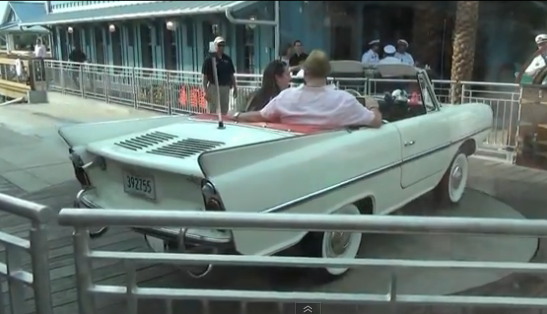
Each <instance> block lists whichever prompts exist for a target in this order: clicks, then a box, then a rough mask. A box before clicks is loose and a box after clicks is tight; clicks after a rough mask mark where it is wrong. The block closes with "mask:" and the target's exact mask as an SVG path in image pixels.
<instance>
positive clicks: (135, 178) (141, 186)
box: [123, 172, 156, 200]
mask: <svg viewBox="0 0 547 314" xmlns="http://www.w3.org/2000/svg"><path fill="white" fill-rule="evenodd" d="M123 190H124V192H125V193H128V194H133V195H138V196H144V197H146V198H149V199H151V200H155V199H156V185H155V183H154V177H151V176H143V175H139V174H135V173H128V172H124V173H123Z"/></svg>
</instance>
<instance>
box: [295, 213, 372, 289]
mask: <svg viewBox="0 0 547 314" xmlns="http://www.w3.org/2000/svg"><path fill="white" fill-rule="evenodd" d="M332 214H333V215H360V214H361V212H360V211H359V208H358V207H357V206H355V205H354V204H349V205H345V206H343V207H341V208H340V209H338V210H337V211H335V212H333V213H332ZM362 237H363V234H362V233H343V232H310V233H308V234H307V235H306V236H305V237H304V239H303V240H302V242H301V243H300V244H301V249H302V251H303V253H304V254H305V255H306V256H307V257H321V258H357V256H358V255H359V249H360V247H361V242H362ZM335 245H336V246H335ZM309 271H310V272H311V273H312V274H310V277H309V278H313V280H315V281H318V282H329V281H332V280H334V279H336V278H339V277H341V276H343V275H345V274H346V273H347V272H348V271H349V268H311V269H309Z"/></svg>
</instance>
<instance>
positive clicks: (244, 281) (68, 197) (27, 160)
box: [0, 95, 547, 314]
mask: <svg viewBox="0 0 547 314" xmlns="http://www.w3.org/2000/svg"><path fill="white" fill-rule="evenodd" d="M53 97H57V98H50V99H52V100H53V99H56V101H55V102H52V103H53V104H50V105H17V106H9V107H0V124H1V125H0V193H7V194H11V195H15V196H20V197H23V198H26V199H29V200H33V201H36V202H39V203H43V204H47V205H50V206H51V207H53V208H55V209H57V210H58V209H60V208H61V207H65V206H70V205H71V203H72V200H73V197H74V194H75V193H76V192H77V190H78V185H77V183H76V182H75V181H74V180H73V179H72V169H71V168H70V167H69V164H68V162H67V160H66V147H65V145H64V143H63V142H62V141H60V140H59V139H58V138H57V136H56V131H55V128H56V127H58V126H60V125H63V124H70V123H79V122H86V121H97V120H105V119H118V118H123V117H129V116H147V115H151V113H146V112H134V111H133V110H131V109H128V108H125V107H117V106H110V105H105V104H102V103H99V102H95V101H85V100H82V99H80V98H72V97H60V96H59V95H53ZM471 165H472V167H473V169H472V171H471V174H472V176H471V179H470V180H471V181H470V185H471V186H472V187H473V188H475V189H477V190H481V191H484V192H486V193H489V194H491V195H494V196H495V197H496V198H498V199H499V200H500V201H502V202H504V203H506V204H508V205H509V206H511V207H514V208H516V209H517V210H518V211H519V212H520V213H521V214H522V215H524V216H525V217H527V218H529V219H547V213H546V212H545V204H546V203H547V195H546V194H545V192H544V191H545V190H546V188H547V174H546V173H545V172H541V171H537V170H531V169H526V168H520V167H513V166H507V165H503V164H499V163H495V162H488V161H479V160H474V161H473V162H472V163H471ZM476 202H477V204H474V205H476V206H477V207H478V206H485V204H484V203H478V202H479V201H476ZM424 204H430V203H429V202H428V199H427V198H424V199H422V200H420V201H418V202H416V203H415V204H414V205H413V206H414V207H409V208H407V209H406V211H412V208H423V206H424ZM0 217H1V218H0V228H1V230H2V231H5V232H10V233H13V234H16V235H20V236H23V235H25V234H26V232H27V230H28V225H27V224H24V223H23V222H22V221H21V220H19V219H14V218H7V217H6V215H1V214H0ZM71 232H72V231H71V230H69V229H66V228H60V227H57V226H52V228H51V234H50V237H49V238H50V247H51V254H50V263H51V269H52V270H51V278H52V290H53V302H54V306H55V307H56V308H55V313H57V314H64V313H66V314H74V313H77V306H76V303H75V298H76V291H75V288H74V267H73V261H72V259H73V253H72V246H71V239H70V235H71ZM93 247H94V248H100V249H101V250H117V251H119V250H121V251H130V250H138V251H140V250H146V249H145V248H144V246H143V245H142V241H141V239H140V237H138V236H136V235H135V234H132V233H130V232H127V231H125V230H111V231H110V232H109V233H108V234H107V236H105V237H102V238H100V239H96V240H94V241H93ZM2 255H3V254H2ZM0 257H1V258H2V259H3V258H4V256H0ZM534 261H535V262H547V246H546V245H544V242H541V243H540V246H539V250H538V251H537V253H536V256H535V257H534ZM93 269H94V279H95V281H96V282H100V283H106V284H123V283H124V282H125V274H124V269H123V267H122V266H121V265H120V264H118V263H114V262H99V263H94V265H93ZM350 275H351V273H350ZM138 280H139V282H140V284H141V285H146V286H167V287H196V288H223V289H258V290H274V291H275V290H282V291H294V290H304V291H305V290H327V291H330V290H332V289H333V288H332V287H336V289H337V290H338V291H340V292H360V291H359V290H360V289H359V288H360V287H359V286H358V284H357V286H356V285H352V286H345V285H343V284H334V285H333V286H328V287H317V286H314V285H313V284H311V281H312V279H311V278H306V277H303V276H302V275H299V274H298V273H295V272H289V271H286V270H284V271H279V270H271V269H260V270H257V269H251V270H242V269H233V268H227V269H224V270H220V272H219V273H218V276H217V277H216V278H214V279H212V280H210V281H207V282H196V281H194V280H190V279H189V278H187V277H185V276H184V275H182V274H180V273H179V272H177V271H176V270H174V269H173V268H172V267H167V266H163V265H150V266H143V267H142V268H141V269H140V270H139V273H138ZM361 280H362V281H366V278H361ZM386 285H387V284H386ZM465 294H473V295H485V294H486V295H503V296H511V295H514V296H538V297H547V276H544V275H539V276H538V275H509V276H507V277H505V278H504V279H502V280H499V281H498V282H496V283H491V284H487V285H485V286H482V287H478V288H474V289H471V290H468V291H466V292H465ZM28 297H29V298H30V297H31V296H30V295H29V296H28ZM31 303H32V300H30V299H29V305H30V304H31ZM96 303H97V308H98V311H101V312H103V313H107V314H108V313H125V308H124V305H123V304H122V305H120V304H119V303H118V304H117V302H114V300H111V299H108V298H97V300H96ZM163 308H164V305H163V303H162V302H159V301H153V300H152V301H146V302H141V304H140V309H139V313H142V314H145V313H146V314H148V313H152V312H154V313H162V310H163ZM200 309H201V303H200V302H199V301H195V302H191V301H190V302H184V303H176V304H175V310H174V312H175V313H191V314H197V313H200ZM278 310H279V308H278V307H277V306H276V305H274V304H250V305H249V307H248V308H247V313H250V314H255V313H256V314H258V313H260V314H273V313H287V314H289V313H291V314H292V313H295V311H294V305H293V304H287V305H285V306H284V307H283V309H282V312H279V311H278ZM239 312H240V308H239V305H238V304H235V303H229V302H217V303H214V304H211V306H210V308H209V312H208V313H214V314H223V313H239ZM29 313H30V310H29ZM203 313H206V312H203ZM314 313H315V312H314ZM322 313H332V314H339V313H348V314H350V313H359V314H362V313H374V314H376V313H378V314H381V313H387V309H385V308H382V307H370V306H366V307H364V306H363V307H356V306H342V305H323V311H322ZM398 313H405V314H406V313H416V314H417V313H424V314H425V313H443V314H444V313H447V314H448V313H474V314H489V313H496V314H504V313H519V314H525V313H535V312H533V311H526V310H520V311H509V310H505V309H491V310H476V309H475V310H472V309H468V310H466V311H465V312H461V310H459V309H458V310H456V309H440V308H429V307H428V308H424V307H420V308H412V309H410V308H409V309H400V310H399V311H398ZM295 314H296V313H295Z"/></svg>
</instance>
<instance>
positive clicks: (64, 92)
mask: <svg viewBox="0 0 547 314" xmlns="http://www.w3.org/2000/svg"><path fill="white" fill-rule="evenodd" d="M58 65H59V68H60V69H61V73H60V74H61V80H60V81H61V82H60V83H61V92H62V93H63V94H66V86H65V75H66V73H65V68H64V64H63V62H62V61H61V62H59V63H58Z"/></svg>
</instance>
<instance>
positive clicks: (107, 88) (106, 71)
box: [104, 67, 113, 103]
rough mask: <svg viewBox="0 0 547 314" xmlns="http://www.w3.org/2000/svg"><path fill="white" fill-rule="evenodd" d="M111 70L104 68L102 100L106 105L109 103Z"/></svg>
mask: <svg viewBox="0 0 547 314" xmlns="http://www.w3.org/2000/svg"><path fill="white" fill-rule="evenodd" d="M111 70H113V69H110V68H108V67H104V99H105V101H106V102H107V103H109V102H110V74H111Z"/></svg>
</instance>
